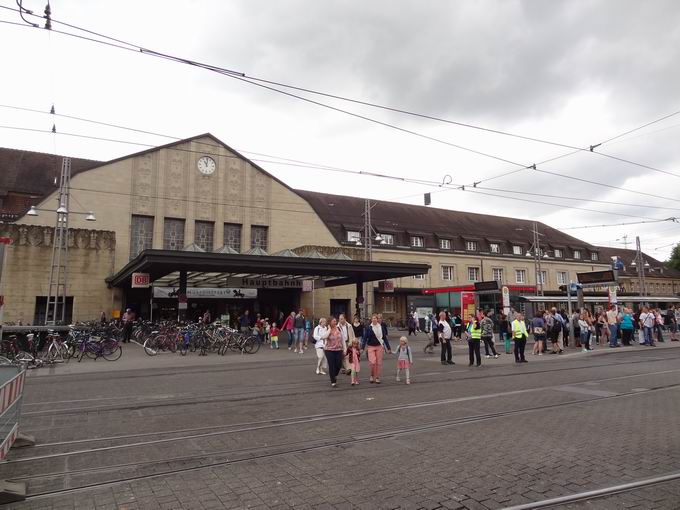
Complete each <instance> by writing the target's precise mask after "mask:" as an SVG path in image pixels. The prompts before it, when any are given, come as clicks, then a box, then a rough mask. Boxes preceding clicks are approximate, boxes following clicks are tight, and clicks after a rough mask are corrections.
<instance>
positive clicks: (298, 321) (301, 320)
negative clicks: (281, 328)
mask: <svg viewBox="0 0 680 510" xmlns="http://www.w3.org/2000/svg"><path fill="white" fill-rule="evenodd" d="M293 336H294V337H295V350H294V351H293V352H294V353H298V352H299V353H300V354H304V352H305V351H304V348H305V314H304V310H302V309H300V310H298V313H296V314H295V318H294V319H293ZM298 346H299V349H298Z"/></svg>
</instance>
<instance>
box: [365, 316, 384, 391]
mask: <svg viewBox="0 0 680 510" xmlns="http://www.w3.org/2000/svg"><path fill="white" fill-rule="evenodd" d="M385 349H386V345H385V335H384V330H383V328H382V324H380V323H379V322H378V316H377V315H375V314H373V315H372V316H371V324H370V325H369V326H368V327H367V328H366V330H365V332H364V339H363V344H362V345H361V351H362V352H363V351H364V350H365V351H367V353H368V363H369V364H370V366H371V376H370V378H369V382H371V383H376V384H380V375H381V374H382V363H383V355H384V353H385Z"/></svg>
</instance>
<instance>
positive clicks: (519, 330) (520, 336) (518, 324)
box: [512, 313, 527, 363]
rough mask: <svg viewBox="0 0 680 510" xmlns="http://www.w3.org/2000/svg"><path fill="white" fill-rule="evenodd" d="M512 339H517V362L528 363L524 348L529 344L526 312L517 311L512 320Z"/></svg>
mask: <svg viewBox="0 0 680 510" xmlns="http://www.w3.org/2000/svg"><path fill="white" fill-rule="evenodd" d="M512 339H513V340H514V341H515V363H527V360H526V358H525V357H524V348H525V347H526V346H527V325H526V323H525V322H524V314H523V313H517V314H516V315H515V320H514V321H512Z"/></svg>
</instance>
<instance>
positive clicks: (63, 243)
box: [26, 158, 96, 325]
mask: <svg viewBox="0 0 680 510" xmlns="http://www.w3.org/2000/svg"><path fill="white" fill-rule="evenodd" d="M70 187H71V158H63V159H62V164H61V176H60V180H59V192H58V194H57V204H58V207H57V208H56V210H51V209H42V208H37V207H35V206H31V208H30V209H29V210H28V212H27V213H26V215H27V216H39V213H38V211H45V212H54V213H56V216H57V218H56V223H55V225H54V233H53V235H52V262H51V265H50V280H49V284H48V287H47V303H46V304H45V325H47V324H49V323H52V324H56V322H57V314H58V311H59V302H60V299H61V321H62V322H64V320H65V318H66V285H67V282H68V219H69V215H70V214H82V215H84V216H85V220H86V221H96V218H95V215H94V213H93V212H92V211H87V212H78V211H70V210H69V196H70ZM50 309H51V310H52V313H51V317H52V318H51V320H50Z"/></svg>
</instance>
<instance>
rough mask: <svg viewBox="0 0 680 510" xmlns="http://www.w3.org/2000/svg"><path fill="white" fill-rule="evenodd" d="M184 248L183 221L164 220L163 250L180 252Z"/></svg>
mask: <svg viewBox="0 0 680 510" xmlns="http://www.w3.org/2000/svg"><path fill="white" fill-rule="evenodd" d="M182 248H184V220H178V219H175V218H165V221H164V222H163V249H164V250H181V249H182Z"/></svg>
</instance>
